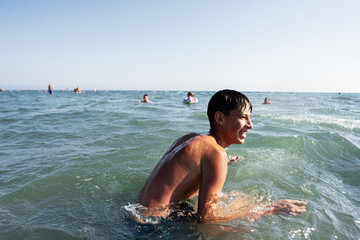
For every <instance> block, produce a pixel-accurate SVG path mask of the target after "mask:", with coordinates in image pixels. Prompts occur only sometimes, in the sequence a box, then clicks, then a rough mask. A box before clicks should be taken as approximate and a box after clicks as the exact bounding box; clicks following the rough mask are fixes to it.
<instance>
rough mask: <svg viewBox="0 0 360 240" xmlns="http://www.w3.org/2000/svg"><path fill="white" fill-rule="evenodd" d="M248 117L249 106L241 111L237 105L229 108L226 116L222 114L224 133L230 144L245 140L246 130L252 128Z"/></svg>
mask: <svg viewBox="0 0 360 240" xmlns="http://www.w3.org/2000/svg"><path fill="white" fill-rule="evenodd" d="M250 117H251V112H250V109H249V106H247V107H246V108H245V110H243V111H242V110H241V107H240V106H239V107H238V108H236V109H233V110H231V111H230V114H229V115H228V116H224V125H223V129H224V134H225V137H226V139H227V141H228V142H229V143H230V144H233V143H235V144H243V143H244V142H245V138H246V133H247V131H248V130H249V129H252V128H253V125H252V122H251V120H250Z"/></svg>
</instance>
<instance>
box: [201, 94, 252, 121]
mask: <svg viewBox="0 0 360 240" xmlns="http://www.w3.org/2000/svg"><path fill="white" fill-rule="evenodd" d="M239 107H240V109H241V111H245V110H246V109H249V110H250V112H251V111H252V105H251V102H250V100H249V99H248V98H247V97H246V96H245V95H244V94H242V93H240V92H238V91H235V90H229V89H225V90H221V91H218V92H217V93H215V94H214V95H213V96H212V97H211V99H210V101H209V104H208V110H207V115H208V118H209V122H210V128H214V127H215V125H214V123H215V121H214V115H215V113H216V112H217V111H220V112H222V113H223V114H224V115H225V116H228V115H229V114H230V111H232V110H234V109H236V108H239Z"/></svg>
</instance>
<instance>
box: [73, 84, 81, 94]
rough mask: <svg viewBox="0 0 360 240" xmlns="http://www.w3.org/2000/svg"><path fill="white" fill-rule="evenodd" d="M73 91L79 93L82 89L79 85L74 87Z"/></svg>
mask: <svg viewBox="0 0 360 240" xmlns="http://www.w3.org/2000/svg"><path fill="white" fill-rule="evenodd" d="M74 92H76V93H81V92H82V90H81V88H80V86H78V87H77V88H74Z"/></svg>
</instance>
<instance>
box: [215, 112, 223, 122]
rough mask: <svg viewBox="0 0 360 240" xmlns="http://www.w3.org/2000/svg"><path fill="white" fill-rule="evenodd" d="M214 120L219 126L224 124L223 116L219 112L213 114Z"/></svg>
mask: <svg viewBox="0 0 360 240" xmlns="http://www.w3.org/2000/svg"><path fill="white" fill-rule="evenodd" d="M214 120H215V122H216V123H217V124H219V125H223V124H224V114H223V113H222V112H220V111H217V112H216V113H215V114H214Z"/></svg>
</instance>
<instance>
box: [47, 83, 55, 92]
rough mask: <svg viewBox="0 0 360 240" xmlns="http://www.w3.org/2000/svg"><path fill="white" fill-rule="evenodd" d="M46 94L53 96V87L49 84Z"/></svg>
mask: <svg viewBox="0 0 360 240" xmlns="http://www.w3.org/2000/svg"><path fill="white" fill-rule="evenodd" d="M48 92H49V94H54V86H53V85H52V84H51V83H50V82H49V85H48Z"/></svg>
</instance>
